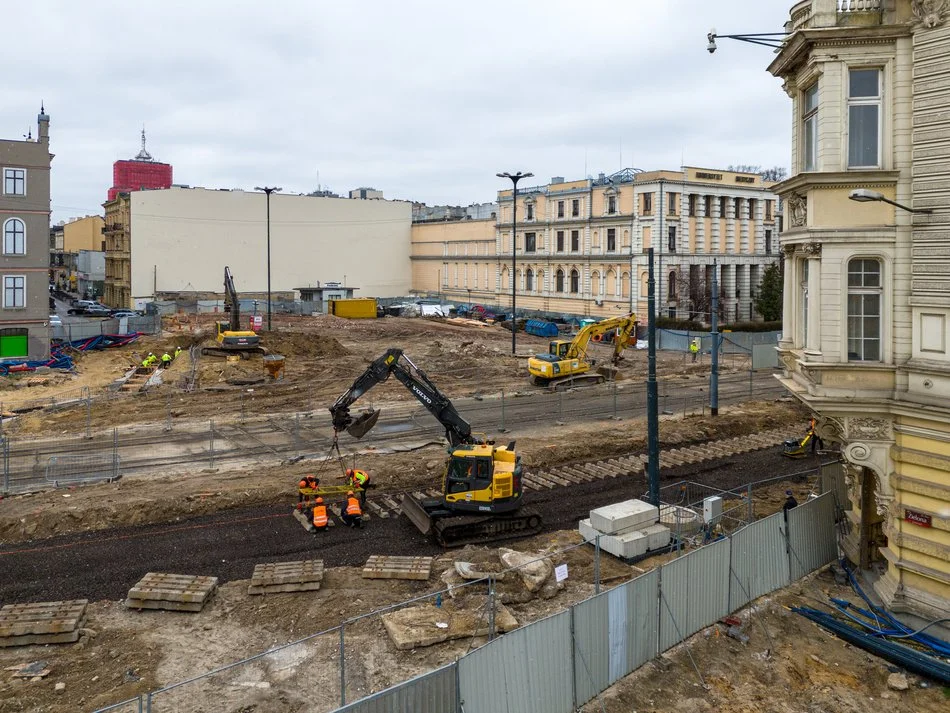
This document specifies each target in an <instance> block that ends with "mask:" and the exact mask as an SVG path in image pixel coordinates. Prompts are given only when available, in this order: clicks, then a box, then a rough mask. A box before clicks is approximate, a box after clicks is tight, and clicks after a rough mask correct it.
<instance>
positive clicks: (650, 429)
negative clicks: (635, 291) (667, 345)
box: [647, 248, 660, 507]
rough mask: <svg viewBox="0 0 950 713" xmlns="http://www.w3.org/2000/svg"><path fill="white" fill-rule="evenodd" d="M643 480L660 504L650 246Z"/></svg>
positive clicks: (652, 498)
mask: <svg viewBox="0 0 950 713" xmlns="http://www.w3.org/2000/svg"><path fill="white" fill-rule="evenodd" d="M647 261H648V263H649V272H648V275H647V458H648V460H647V481H648V482H649V484H650V502H651V503H653V504H654V505H655V506H656V507H660V411H659V406H660V404H659V401H660V399H659V396H658V391H657V384H656V309H655V307H656V280H655V279H654V276H653V248H647Z"/></svg>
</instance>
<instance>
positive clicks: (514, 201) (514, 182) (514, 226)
mask: <svg viewBox="0 0 950 713" xmlns="http://www.w3.org/2000/svg"><path fill="white" fill-rule="evenodd" d="M495 175H496V176H498V178H510V179H511V186H512V192H511V353H512V354H514V353H515V349H516V347H515V335H516V334H517V333H518V330H517V322H515V292H516V290H517V289H518V283H517V282H516V281H515V272H516V269H515V267H516V261H517V252H518V251H517V245H518V181H520V180H521V179H522V178H531V177H532V176H533V175H534V174H533V173H522V172H521V171H518V173H508V172H505V173H496V174H495Z"/></svg>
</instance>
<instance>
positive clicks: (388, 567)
mask: <svg viewBox="0 0 950 713" xmlns="http://www.w3.org/2000/svg"><path fill="white" fill-rule="evenodd" d="M431 574H432V558H431V557H396V556H394V555H371V556H370V558H369V559H368V560H366V564H365V565H364V566H363V577H364V578H365V579H419V580H423V581H425V580H427V579H429V576H430V575H431Z"/></svg>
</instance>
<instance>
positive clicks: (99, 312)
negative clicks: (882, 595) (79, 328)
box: [82, 305, 112, 317]
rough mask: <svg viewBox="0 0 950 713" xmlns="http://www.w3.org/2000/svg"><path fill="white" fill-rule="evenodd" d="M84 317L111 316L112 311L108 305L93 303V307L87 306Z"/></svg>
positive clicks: (83, 313)
mask: <svg viewBox="0 0 950 713" xmlns="http://www.w3.org/2000/svg"><path fill="white" fill-rule="evenodd" d="M82 316H83V317H111V316H112V312H111V311H110V310H109V308H108V307H103V306H102V305H93V306H92V307H86V308H85V311H84V312H82Z"/></svg>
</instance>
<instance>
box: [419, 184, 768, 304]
mask: <svg viewBox="0 0 950 713" xmlns="http://www.w3.org/2000/svg"><path fill="white" fill-rule="evenodd" d="M776 213H777V211H776V196H775V195H773V194H772V193H771V192H770V190H769V186H768V185H766V184H765V183H764V182H763V180H762V178H761V177H760V176H759V175H757V174H744V173H735V172H729V171H723V170H718V169H703V168H694V167H684V168H683V169H682V170H680V171H654V172H650V173H643V172H636V171H633V170H630V169H627V170H624V171H620V172H618V173H616V174H614V175H611V176H605V175H603V174H601V175H600V176H599V177H598V178H596V179H583V180H580V181H565V180H564V179H563V178H555V179H552V181H551V182H550V183H548V184H546V185H542V186H533V187H521V186H519V189H518V216H517V219H518V220H517V222H518V235H517V252H516V263H517V265H516V270H517V274H516V291H517V306H518V309H519V310H522V309H523V310H539V311H545V312H561V313H570V314H576V315H592V316H597V317H606V316H611V315H617V314H619V313H621V312H627V311H634V312H636V313H637V314H643V315H645V314H646V306H647V305H646V301H647V270H648V266H647V260H646V256H645V255H644V254H643V251H644V249H645V248H649V247H653V248H654V249H655V257H656V274H657V287H658V292H657V294H658V301H657V304H658V309H659V312H660V314H662V315H663V316H669V317H674V318H680V319H696V320H699V321H708V318H709V313H708V310H709V300H708V293H709V287H710V286H711V283H712V271H713V269H714V261H715V262H716V263H717V265H718V269H719V280H720V284H721V285H722V291H721V292H722V294H723V297H724V298H723V300H722V316H723V318H725V319H727V320H728V321H735V320H748V319H755V318H757V317H758V315H757V314H756V313H755V310H754V307H753V299H754V296H755V289H756V288H757V287H758V285H759V282H760V281H761V278H762V273H763V270H764V269H765V267H766V266H768V265H769V264H771V263H772V262H773V261H775V260H776V259H777V258H778V253H777V251H778V234H777V221H776ZM511 223H512V191H511V189H508V190H503V191H499V193H498V212H497V220H495V221H490V220H460V221H452V222H442V223H429V222H417V223H415V224H414V225H413V287H414V288H415V289H416V290H419V291H427V292H436V291H438V292H441V293H442V294H443V295H445V296H447V297H448V298H449V299H452V300H456V301H475V302H478V301H486V302H492V303H494V304H498V305H500V306H510V305H511V282H510V273H511V254H512V253H511ZM492 224H493V228H494V230H493V231H492V230H490V228H491V226H492ZM469 298H471V299H469Z"/></svg>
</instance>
